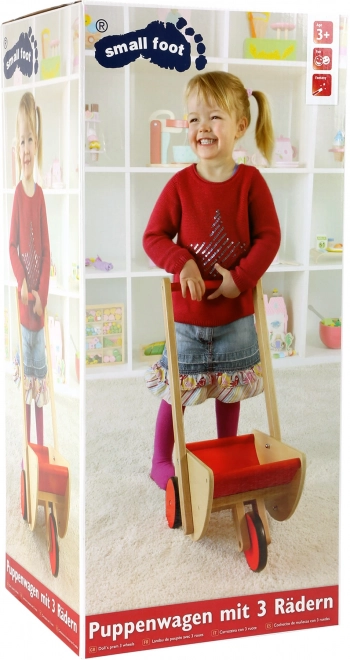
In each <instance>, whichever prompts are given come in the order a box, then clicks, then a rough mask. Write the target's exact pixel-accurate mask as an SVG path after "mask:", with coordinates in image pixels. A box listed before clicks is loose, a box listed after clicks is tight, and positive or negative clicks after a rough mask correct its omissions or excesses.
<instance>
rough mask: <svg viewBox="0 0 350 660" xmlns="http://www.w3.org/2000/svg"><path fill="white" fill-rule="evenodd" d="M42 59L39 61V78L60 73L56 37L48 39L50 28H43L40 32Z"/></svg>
mask: <svg viewBox="0 0 350 660" xmlns="http://www.w3.org/2000/svg"><path fill="white" fill-rule="evenodd" d="M41 47H42V60H41V63H40V78H41V80H49V79H50V78H57V77H58V76H60V75H61V57H60V53H59V48H60V42H59V40H58V39H52V40H51V41H50V30H49V29H48V28H45V29H44V30H43V31H42V33H41Z"/></svg>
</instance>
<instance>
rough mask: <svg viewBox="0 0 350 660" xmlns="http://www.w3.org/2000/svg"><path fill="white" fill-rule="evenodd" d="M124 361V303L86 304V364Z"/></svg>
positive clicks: (109, 363)
mask: <svg viewBox="0 0 350 660" xmlns="http://www.w3.org/2000/svg"><path fill="white" fill-rule="evenodd" d="M123 362H124V305H122V304H121V303H114V304H112V305H87V307H86V366H87V367H93V366H103V365H115V364H122V363H123Z"/></svg>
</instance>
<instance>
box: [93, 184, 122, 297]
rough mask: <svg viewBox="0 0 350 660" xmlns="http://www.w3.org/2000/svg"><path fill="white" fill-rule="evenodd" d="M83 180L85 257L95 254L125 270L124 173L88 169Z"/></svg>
mask: <svg viewBox="0 0 350 660" xmlns="http://www.w3.org/2000/svg"><path fill="white" fill-rule="evenodd" d="M85 181H86V190H85V212H86V236H85V255H86V257H87V258H89V259H96V257H97V256H99V257H100V258H101V259H102V260H103V261H105V262H107V263H111V264H112V265H113V271H114V272H121V271H125V268H126V252H127V248H126V226H125V178H124V175H123V174H112V173H111V174H107V173H106V174H104V175H103V176H100V175H99V174H96V173H89V174H86V177H85ZM94 270H95V268H94ZM111 272H112V271H111ZM110 300H113V298H110Z"/></svg>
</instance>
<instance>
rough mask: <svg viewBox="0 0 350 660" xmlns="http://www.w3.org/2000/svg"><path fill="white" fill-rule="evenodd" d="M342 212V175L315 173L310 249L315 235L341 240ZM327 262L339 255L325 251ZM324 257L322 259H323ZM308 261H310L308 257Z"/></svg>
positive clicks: (337, 258) (336, 260) (314, 241)
mask: <svg viewBox="0 0 350 660" xmlns="http://www.w3.org/2000/svg"><path fill="white" fill-rule="evenodd" d="M343 214H344V176H343V174H338V175H337V176H331V177H330V176H329V175H328V174H315V175H314V183H313V196H312V216H311V234H310V250H311V249H312V248H315V247H316V235H317V234H325V235H326V236H327V237H328V238H333V239H334V242H335V243H342V242H343ZM327 254H328V255H329V258H328V259H327V261H328V262H333V263H335V262H338V263H339V260H341V256H339V254H337V253H327ZM325 260H326V258H324V259H323V261H325ZM310 263H312V261H311V259H310Z"/></svg>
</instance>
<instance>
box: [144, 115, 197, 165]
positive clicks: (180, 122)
mask: <svg viewBox="0 0 350 660" xmlns="http://www.w3.org/2000/svg"><path fill="white" fill-rule="evenodd" d="M167 117H168V119H167ZM149 121H150V164H151V165H163V166H166V165H168V149H169V144H170V134H171V133H181V131H183V130H184V129H188V121H187V119H175V115H174V113H173V112H171V110H156V111H155V112H153V113H152V114H151V116H150V118H149ZM184 148H185V157H186V158H188V159H189V160H186V161H183V162H188V163H190V162H196V158H195V155H194V153H193V152H192V150H191V149H190V147H189V146H188V145H184V146H182V147H181V149H182V154H183V153H184V152H183V150H184ZM176 154H177V152H176V151H175V158H176V162H177V163H179V162H180V160H178V158H177V155H176Z"/></svg>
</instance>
